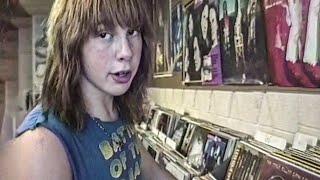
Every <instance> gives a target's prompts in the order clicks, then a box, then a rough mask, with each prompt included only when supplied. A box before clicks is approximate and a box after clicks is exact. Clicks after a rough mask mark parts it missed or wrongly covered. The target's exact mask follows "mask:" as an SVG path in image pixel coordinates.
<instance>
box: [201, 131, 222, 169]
mask: <svg viewBox="0 0 320 180" xmlns="http://www.w3.org/2000/svg"><path fill="white" fill-rule="evenodd" d="M227 144H228V139H225V138H221V137H218V136H216V135H212V134H208V135H207V142H206V145H205V147H204V153H203V158H204V172H211V171H213V169H214V168H215V167H216V166H220V165H221V164H222V163H223V161H224V155H225V151H226V148H227Z"/></svg>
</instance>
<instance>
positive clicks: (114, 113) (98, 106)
mask: <svg viewBox="0 0 320 180" xmlns="http://www.w3.org/2000/svg"><path fill="white" fill-rule="evenodd" d="M81 85H82V86H81V90H82V94H83V100H84V102H85V106H86V110H87V113H89V114H90V116H92V117H96V118H99V119H100V120H102V121H116V120H117V119H118V116H119V115H118V110H117V109H116V108H115V107H114V105H113V104H114V103H113V101H114V96H112V95H110V94H106V93H105V92H101V91H100V90H98V89H97V88H95V87H93V86H91V85H88V84H87V81H86V80H84V81H82V83H81Z"/></svg>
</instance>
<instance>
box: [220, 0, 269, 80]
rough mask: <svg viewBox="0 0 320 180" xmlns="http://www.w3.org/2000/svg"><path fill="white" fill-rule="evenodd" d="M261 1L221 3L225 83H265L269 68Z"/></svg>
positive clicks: (224, 1)
mask: <svg viewBox="0 0 320 180" xmlns="http://www.w3.org/2000/svg"><path fill="white" fill-rule="evenodd" d="M262 15H263V14H262V11H261V2H260V0H221V1H219V21H220V36H221V44H222V46H221V47H222V66H223V67H222V72H223V81H224V84H265V83H267V82H268V67H267V55H266V45H265V31H264V29H265V28H264V20H263V16H262Z"/></svg>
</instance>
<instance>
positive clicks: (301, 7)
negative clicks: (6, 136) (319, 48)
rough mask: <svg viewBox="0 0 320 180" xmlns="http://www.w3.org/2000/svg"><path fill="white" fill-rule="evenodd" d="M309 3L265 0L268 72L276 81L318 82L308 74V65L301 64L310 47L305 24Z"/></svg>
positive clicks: (286, 83) (308, 84) (287, 83)
mask: <svg viewBox="0 0 320 180" xmlns="http://www.w3.org/2000/svg"><path fill="white" fill-rule="evenodd" d="M310 5H311V3H310V0H305V1H287V0H274V1H269V0H264V4H263V8H264V12H265V22H266V31H267V35H268V38H267V44H268V53H269V66H270V74H271V76H272V81H273V83H274V84H276V85H279V86H304V87H316V86H317V83H316V81H315V80H314V78H313V79H312V78H310V75H311V74H312V73H311V74H310V73H308V72H307V71H306V67H308V65H304V61H305V62H307V61H308V60H307V59H309V58H307V57H308V55H309V54H310V53H309V52H311V51H313V50H312V49H310V48H308V46H309V45H307V44H309V43H310V37H309V36H310V31H308V28H307V26H310V23H308V22H309V21H308V16H309V13H308V9H309V6H310ZM309 12H310V11H309ZM317 16H318V15H317ZM312 24H316V23H312ZM316 26H317V25H316ZM310 28H311V27H310ZM311 29H312V28H311ZM313 38H314V36H313ZM314 39H316V38H314ZM315 41H317V40H315ZM307 48H308V49H307ZM305 57H306V58H305ZM314 65H316V64H314ZM309 67H310V66H309Z"/></svg>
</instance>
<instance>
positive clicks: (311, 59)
mask: <svg viewBox="0 0 320 180" xmlns="http://www.w3.org/2000/svg"><path fill="white" fill-rule="evenodd" d="M303 4H304V9H305V10H306V9H307V10H308V12H305V13H304V17H305V18H306V17H307V21H305V22H307V25H306V26H305V30H306V31H305V34H304V35H305V41H304V42H305V46H304V54H303V63H304V69H305V70H306V73H307V75H308V77H310V79H311V80H312V82H314V84H316V86H318V87H319V86H320V25H319V23H314V22H319V21H320V1H318V0H305V1H303ZM308 5H309V6H308ZM305 6H308V7H305Z"/></svg>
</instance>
